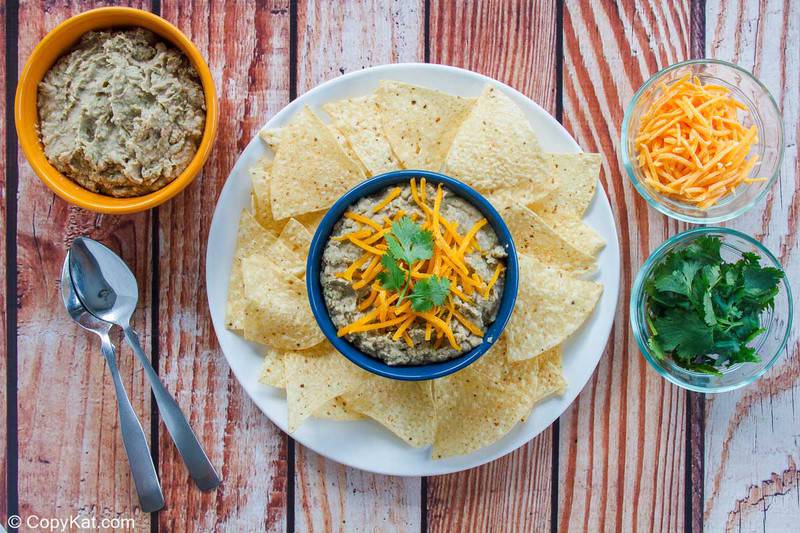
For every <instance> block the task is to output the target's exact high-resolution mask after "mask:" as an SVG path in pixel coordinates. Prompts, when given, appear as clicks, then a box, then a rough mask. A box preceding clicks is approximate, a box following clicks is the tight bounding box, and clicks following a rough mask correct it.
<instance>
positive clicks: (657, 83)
mask: <svg viewBox="0 0 800 533" xmlns="http://www.w3.org/2000/svg"><path fill="white" fill-rule="evenodd" d="M689 73H691V74H692V76H697V77H698V78H699V79H700V81H702V82H703V83H704V84H705V83H713V84H716V85H722V86H724V87H727V88H728V89H730V91H731V95H732V96H733V97H735V98H736V99H737V100H738V101H740V102H742V103H744V104H745V105H747V107H748V108H749V109H750V112H749V113H746V114H744V113H743V114H742V116H741V119H742V123H743V125H744V126H745V127H750V126H752V125H755V126H756V128H757V129H758V144H756V145H754V146H753V147H752V149H751V150H750V154H749V156H748V157H752V156H753V155H758V159H759V161H758V163H756V165H755V166H754V167H753V169H752V170H751V171H750V177H765V178H767V180H766V181H761V182H755V183H750V184H746V185H742V186H740V187H738V188H737V189H736V192H734V193H733V194H730V195H727V196H725V197H723V198H721V199H720V201H719V202H718V203H716V204H715V205H713V206H711V207H709V208H707V209H700V208H698V207H697V206H695V205H693V204H689V203H685V202H681V201H679V200H677V199H675V198H670V197H669V196H666V195H664V194H662V193H661V192H659V191H656V190H655V189H653V188H652V187H651V186H649V185H647V184H646V183H645V182H644V175H643V174H642V172H641V170H640V168H639V164H638V162H637V160H636V150H635V145H634V139H635V138H636V133H637V132H638V131H639V127H640V120H641V117H642V116H643V115H644V114H645V113H646V112H647V110H648V109H649V108H650V105H651V104H652V103H653V101H655V100H656V99H657V98H658V97H659V96H660V95H661V94H662V89H661V84H662V82H663V83H665V84H667V85H669V84H670V83H671V82H674V81H675V80H678V79H680V78H682V77H683V76H685V75H686V74H689ZM620 153H621V158H622V164H623V166H624V167H625V170H626V171H627V173H628V177H629V178H630V180H631V182H633V185H634V186H635V187H636V190H637V191H639V194H641V195H642V196H643V197H644V199H645V200H647V203H649V204H650V205H651V206H653V207H654V208H655V209H657V210H659V211H661V212H662V213H664V214H665V215H667V216H670V217H672V218H675V219H678V220H682V221H684V222H692V223H695V224H717V223H719V222H723V221H725V220H730V219H732V218H736V217H738V216H739V215H741V214H742V213H744V212H745V211H747V210H748V209H750V208H751V207H753V206H754V205H755V204H757V203H758V202H759V201H761V199H762V198H763V197H764V195H766V194H767V191H769V190H770V188H771V187H772V184H773V183H774V182H775V180H776V179H777V178H778V175H779V174H780V168H781V162H782V160H783V121H782V118H781V113H780V111H779V110H778V106H777V104H776V103H775V100H774V99H773V98H772V95H771V94H770V93H769V91H768V90H767V88H766V87H764V85H763V84H762V83H761V82H760V81H758V80H757V79H756V78H755V77H753V75H752V74H750V73H749V72H747V71H746V70H744V69H742V68H740V67H738V66H736V65H734V64H732V63H726V62H724V61H717V60H713V59H698V60H692V61H684V62H682V63H676V64H675V65H672V66H670V67H667V68H665V69H663V70H661V71H659V72H658V73H657V74H655V75H654V76H653V77H652V78H650V79H649V80H647V82H646V83H645V84H644V85H642V87H641V88H640V89H639V90H638V91H637V92H636V94H635V95H634V96H633V100H631V103H630V104H629V105H628V109H627V110H626V111H625V118H624V119H623V121H622V144H621V149H620Z"/></svg>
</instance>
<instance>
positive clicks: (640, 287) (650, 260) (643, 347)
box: [628, 226, 794, 393]
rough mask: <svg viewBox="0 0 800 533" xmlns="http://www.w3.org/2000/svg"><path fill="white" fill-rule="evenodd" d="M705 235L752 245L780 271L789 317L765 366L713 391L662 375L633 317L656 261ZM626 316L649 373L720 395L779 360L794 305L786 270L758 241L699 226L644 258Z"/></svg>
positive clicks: (753, 378)
mask: <svg viewBox="0 0 800 533" xmlns="http://www.w3.org/2000/svg"><path fill="white" fill-rule="evenodd" d="M709 234H711V235H713V234H722V235H731V236H733V237H738V238H740V239H742V240H744V241H745V242H748V243H750V244H752V245H753V246H754V247H755V248H756V249H758V250H759V251H760V252H761V253H762V254H764V257H766V258H767V259H768V260H769V261H771V262H772V265H771V266H774V267H777V268H780V269H781V271H783V280H782V285H783V288H784V290H785V291H786V298H787V300H788V302H789V304H788V305H789V313H788V316H787V318H786V332H785V333H784V335H783V339H782V341H781V343H780V347H778V349H777V350H775V353H774V354H773V355H772V356H771V357H770V360H769V361H768V362H767V364H766V365H764V367H763V368H761V369H760V370H759V371H758V372H756V373H755V374H753V375H751V376H748V377H747V378H745V379H743V380H742V381H740V382H738V383H733V384H731V385H725V386H717V387H715V386H708V387H703V386H697V385H693V384H691V383H687V382H686V381H684V380H682V379H679V378H677V377H676V376H674V375H672V374H670V373H669V372H666V371H664V370H663V368H662V365H661V364H659V363H658V361H656V359H655V357H654V356H653V354H651V353H650V349H649V348H648V346H647V340H646V339H645V338H643V337H642V336H641V335H640V334H639V333H640V331H639V328H638V321H637V320H636V316H638V313H639V307H638V305H637V300H638V297H639V294H641V293H642V291H644V283H645V276H646V274H647V273H648V271H649V270H650V269H651V267H652V266H653V265H654V264H655V263H656V262H657V261H660V260H661V259H663V256H664V253H665V251H666V250H669V249H670V248H671V246H672V245H673V244H677V243H681V242H685V241H687V240H688V239H690V238H692V237H699V236H702V235H709ZM628 313H629V322H630V326H631V330H632V331H633V336H634V338H635V339H636V344H637V345H638V346H639V351H640V352H641V354H642V355H643V356H644V358H645V359H646V360H647V362H648V363H649V364H650V366H651V367H653V369H654V370H655V371H656V372H658V374H659V375H660V376H661V377H663V378H664V379H666V380H667V381H670V382H672V383H674V384H675V385H677V386H679V387H681V388H684V389H687V390H690V391H694V392H701V393H721V392H728V391H732V390H736V389H739V388H741V387H744V386H746V385H749V384H750V383H753V382H754V381H756V380H757V379H758V378H760V377H761V376H763V375H764V374H766V373H767V371H768V370H769V369H770V368H772V366H773V365H774V364H775V363H776V362H777V361H778V359H780V356H781V355H783V353H784V351H785V350H786V345H787V343H788V341H789V335H790V334H791V332H792V322H793V319H794V301H793V300H792V287H791V285H790V284H789V278H788V275H787V274H786V269H785V268H783V265H782V264H781V262H780V261H778V259H777V258H776V257H775V256H774V255H773V253H772V252H770V251H769V249H768V248H767V247H766V246H764V245H763V244H761V243H760V242H759V241H758V240H756V239H754V238H753V237H751V236H750V235H747V234H746V233H742V232H741V231H738V230H735V229H733V228H726V227H724V226H700V227H697V228H692V229H689V230H686V231H682V232H680V233H678V234H676V235H673V236H672V237H670V238H669V239H667V240H666V241H664V242H663V243H661V245H659V247H658V248H656V249H655V250H654V251H653V252H652V253H651V254H650V255H649V256H648V257H647V259H646V260H645V262H644V263H643V264H642V266H641V268H640V269H639V272H638V273H637V274H636V278H635V279H634V281H633V285H632V287H631V296H630V302H629V304H628Z"/></svg>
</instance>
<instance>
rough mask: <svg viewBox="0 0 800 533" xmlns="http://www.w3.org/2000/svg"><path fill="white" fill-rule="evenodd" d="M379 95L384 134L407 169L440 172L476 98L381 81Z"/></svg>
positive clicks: (377, 94) (377, 93) (378, 100)
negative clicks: (459, 128) (454, 138)
mask: <svg viewBox="0 0 800 533" xmlns="http://www.w3.org/2000/svg"><path fill="white" fill-rule="evenodd" d="M375 94H376V97H377V102H378V107H379V109H380V121H381V126H382V127H383V132H384V134H385V135H386V138H387V139H389V144H390V145H391V147H392V150H393V151H394V153H395V154H396V156H397V158H398V159H399V160H400V161H401V162H402V163H403V166H405V168H410V169H415V170H435V171H439V170H440V169H441V168H442V163H443V162H444V158H445V155H446V154H447V151H448V149H449V148H450V144H451V143H452V141H453V137H454V136H455V134H456V131H457V130H458V127H459V126H460V125H461V122H462V121H463V120H464V118H465V117H466V115H467V112H468V111H469V108H470V107H471V106H472V103H473V102H474V99H471V98H461V97H460V96H453V95H450V94H446V93H443V92H440V91H436V90H434V89H427V88H425V87H417V86H415V85H410V84H408V83H402V82H399V81H381V83H380V86H379V87H378V90H377V92H376V93H375Z"/></svg>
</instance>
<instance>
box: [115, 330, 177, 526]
mask: <svg viewBox="0 0 800 533" xmlns="http://www.w3.org/2000/svg"><path fill="white" fill-rule="evenodd" d="M100 338H101V340H102V347H101V350H102V352H103V356H104V357H105V358H106V363H107V364H108V370H109V371H110V372H111V378H112V379H113V380H114V389H115V391H116V394H117V409H118V411H119V427H120V431H121V432H122V442H123V444H124V445H125V453H127V454H128V463H130V465H131V474H132V475H133V482H134V484H135V485H136V492H137V493H138V494H139V503H140V504H141V507H142V511H144V512H145V513H152V512H153V511H158V510H159V509H161V508H162V507H164V494H163V493H162V492H161V484H160V483H159V482H158V474H156V467H155V465H154V464H153V458H152V456H151V455H150V448H149V447H148V445H147V438H146V437H145V435H144V430H143V429H142V425H141V424H140V423H139V419H138V418H137V417H136V412H135V411H134V410H133V406H132V405H131V401H130V399H129V398H128V393H127V392H125V386H124V385H123V384H122V379H121V378H120V376H119V369H118V368H117V358H116V356H115V354H114V345H113V344H111V340H110V339H109V338H108V335H106V334H103V335H100Z"/></svg>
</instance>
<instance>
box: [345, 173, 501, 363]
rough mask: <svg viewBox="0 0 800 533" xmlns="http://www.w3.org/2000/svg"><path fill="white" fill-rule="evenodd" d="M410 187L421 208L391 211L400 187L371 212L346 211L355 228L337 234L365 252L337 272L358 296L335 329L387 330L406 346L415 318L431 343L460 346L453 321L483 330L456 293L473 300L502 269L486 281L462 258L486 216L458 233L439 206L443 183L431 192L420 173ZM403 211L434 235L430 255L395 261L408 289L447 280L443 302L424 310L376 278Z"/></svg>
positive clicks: (473, 248) (455, 224) (410, 344)
mask: <svg viewBox="0 0 800 533" xmlns="http://www.w3.org/2000/svg"><path fill="white" fill-rule="evenodd" d="M410 189H411V201H412V202H413V204H412V205H415V206H416V207H418V208H419V209H416V208H414V209H411V210H410V211H411V213H410V214H409V213H407V212H406V210H403V209H398V210H397V212H393V209H396V207H395V204H392V202H393V201H394V200H395V199H396V198H398V197H399V196H400V195H401V194H402V188H401V187H395V188H393V189H391V190H389V191H388V192H387V194H386V195H385V196H384V197H383V198H382V199H381V200H380V201H379V202H378V203H377V204H375V205H374V206H373V207H372V208H371V209H370V212H369V215H370V216H365V215H363V214H359V213H355V212H352V211H348V212H346V213H345V214H344V216H345V218H347V219H349V220H352V221H354V222H355V223H356V228H357V229H355V231H350V232H348V233H346V234H344V235H342V236H340V237H337V240H340V241H347V242H350V243H352V244H353V245H355V246H358V247H359V248H360V249H361V250H362V251H363V254H362V255H361V256H359V257H358V259H356V260H355V261H354V262H353V263H352V264H350V265H349V266H348V267H347V269H345V270H344V271H343V272H340V273H337V274H336V276H337V277H339V278H341V279H344V280H346V281H347V282H349V284H350V285H351V286H352V288H353V289H354V290H356V291H357V294H359V300H360V301H358V302H357V304H356V309H357V311H358V314H357V316H358V317H359V318H357V319H356V320H354V321H353V322H352V323H350V324H348V325H346V326H345V327H342V328H340V329H339V331H338V332H337V334H338V335H339V336H340V337H342V336H345V335H349V334H354V333H361V332H367V331H376V330H389V331H390V335H391V338H392V339H393V340H395V341H398V342H405V343H406V345H408V347H409V348H413V347H414V339H413V338H412V336H411V335H409V328H411V326H412V325H414V324H415V322H416V323H417V324H422V325H423V326H424V331H425V334H424V338H425V341H426V342H433V343H434V348H435V349H438V348H439V347H440V346H441V344H442V343H443V342H445V341H446V342H447V344H449V345H450V346H451V347H452V348H453V349H455V350H460V346H459V344H458V342H457V341H456V338H455V334H454V332H453V328H454V327H455V326H457V325H458V324H460V325H461V326H458V327H459V328H460V327H462V326H463V328H465V329H466V330H468V331H469V332H470V333H472V334H474V335H479V336H483V331H482V330H481V328H479V327H478V326H477V325H475V324H474V323H473V322H471V321H470V320H469V319H467V318H466V317H465V316H464V315H463V314H462V313H461V312H459V311H458V309H457V308H456V305H455V304H454V298H456V297H457V298H459V299H460V301H461V302H464V303H467V304H472V303H473V302H474V300H473V297H472V296H471V295H472V294H474V293H476V292H477V293H479V294H483V295H484V296H485V295H488V294H489V291H491V288H492V287H493V286H494V284H495V283H496V282H497V280H498V278H499V276H500V274H501V273H502V266H501V265H498V268H497V269H496V270H495V272H494V275H493V276H492V278H491V279H490V280H489V282H488V283H486V282H484V281H483V280H482V279H481V277H480V276H479V275H478V273H477V272H475V270H474V269H473V268H472V267H470V266H469V264H468V263H467V261H466V260H465V258H466V256H467V255H468V254H470V253H472V252H473V251H480V246H479V245H478V241H477V237H478V233H479V232H480V230H481V229H482V228H484V227H485V226H486V224H487V221H486V219H480V220H478V221H477V222H475V223H474V224H472V226H471V227H470V228H468V230H467V231H466V232H465V233H459V231H458V229H459V228H458V227H459V224H458V221H455V220H448V219H447V218H446V216H445V215H444V213H443V212H442V205H443V200H444V188H443V187H442V185H438V186H437V187H436V189H435V193H434V192H433V191H430V192H431V195H430V196H429V195H428V193H429V191H428V185H427V183H426V181H425V179H424V178H422V179H420V180H419V183H417V180H415V179H412V180H411V181H410ZM429 202H430V203H429ZM420 213H421V214H420ZM403 216H409V217H410V218H411V219H412V220H415V221H416V222H417V223H418V224H420V226H421V227H422V228H424V229H426V230H428V231H430V232H431V234H432V236H433V254H432V256H431V257H430V258H429V259H425V260H421V261H417V262H415V264H414V265H406V264H405V263H401V264H400V265H399V266H400V268H401V269H404V271H405V272H406V273H407V274H408V276H409V277H408V279H409V280H410V281H409V287H408V289H409V292H410V291H411V290H412V289H413V287H414V284H415V283H417V282H419V281H420V280H423V279H427V278H431V277H433V276H436V277H438V278H441V279H447V280H449V281H450V283H449V291H450V296H448V298H447V302H446V304H445V305H442V306H439V307H434V308H432V309H430V310H429V311H426V312H417V311H415V310H413V309H412V301H411V299H408V298H404V299H403V300H400V294H399V293H396V292H393V291H387V290H386V289H385V288H383V287H382V286H381V282H379V281H377V280H376V278H377V277H378V275H379V274H380V273H381V272H383V271H384V270H385V267H384V265H383V263H382V261H381V257H382V256H383V255H384V254H385V253H386V251H387V249H388V245H387V240H386V239H387V237H388V236H389V234H390V232H391V231H392V225H393V224H394V223H396V222H397V221H399V220H400V219H401V218H402V217H403ZM378 220H380V222H379V221H378ZM464 229H467V228H464ZM398 301H399V303H398ZM459 305H462V304H460V303H459Z"/></svg>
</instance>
